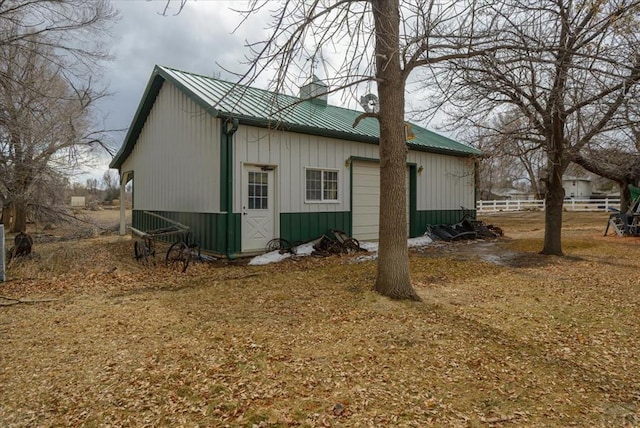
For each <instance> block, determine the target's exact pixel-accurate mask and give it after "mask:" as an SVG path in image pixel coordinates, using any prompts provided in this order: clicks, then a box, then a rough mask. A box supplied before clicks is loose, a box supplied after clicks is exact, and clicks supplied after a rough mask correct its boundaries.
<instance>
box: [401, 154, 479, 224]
mask: <svg viewBox="0 0 640 428" xmlns="http://www.w3.org/2000/svg"><path fill="white" fill-rule="evenodd" d="M407 162H410V163H413V164H415V165H416V168H417V169H418V170H420V167H422V171H421V172H418V175H417V177H416V184H417V190H416V193H417V195H416V209H417V210H418V211H450V210H454V211H458V210H460V207H461V206H464V207H465V208H469V209H473V208H474V207H475V187H474V164H473V161H472V160H471V159H470V158H463V157H456V156H447V155H442V154H436V153H427V152H417V151H413V150H412V151H410V152H409V153H408V155H407Z"/></svg>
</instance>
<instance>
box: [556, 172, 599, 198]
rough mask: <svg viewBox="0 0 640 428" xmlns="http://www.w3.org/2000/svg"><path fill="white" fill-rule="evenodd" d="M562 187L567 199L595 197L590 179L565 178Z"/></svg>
mask: <svg viewBox="0 0 640 428" xmlns="http://www.w3.org/2000/svg"><path fill="white" fill-rule="evenodd" d="M562 187H563V188H564V197H565V198H571V199H585V198H590V197H591V195H593V185H592V183H591V179H590V178H584V177H570V176H565V177H562Z"/></svg>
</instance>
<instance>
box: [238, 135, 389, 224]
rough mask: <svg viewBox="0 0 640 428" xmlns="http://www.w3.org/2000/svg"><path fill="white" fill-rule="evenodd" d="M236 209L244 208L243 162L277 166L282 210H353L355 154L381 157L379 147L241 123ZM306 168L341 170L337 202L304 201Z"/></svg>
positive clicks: (279, 198) (278, 196)
mask: <svg viewBox="0 0 640 428" xmlns="http://www.w3.org/2000/svg"><path fill="white" fill-rule="evenodd" d="M233 147H234V150H235V151H234V160H235V161H234V172H233V173H234V188H235V189H234V212H240V211H241V208H242V206H241V197H240V196H241V194H242V193H241V192H242V187H241V186H242V184H241V183H242V165H243V164H250V165H252V164H253V165H272V166H275V167H276V169H275V175H276V183H277V186H276V187H277V188H276V196H277V198H278V210H279V212H280V213H313V212H344V211H350V210H351V206H350V205H351V199H350V198H351V190H350V167H349V165H348V164H347V160H348V159H350V158H351V157H353V156H357V157H363V158H373V159H377V158H378V146H377V145H375V144H366V143H358V142H354V141H346V140H338V139H334V138H328V137H321V136H315V135H307V134H300V133H293V132H285V131H277V130H270V129H264V128H257V127H251V126H243V125H240V127H239V128H238V130H237V131H236V133H235V134H234V141H233ZM305 168H326V169H331V170H336V171H338V202H337V203H335V202H328V203H317V202H311V203H308V202H305Z"/></svg>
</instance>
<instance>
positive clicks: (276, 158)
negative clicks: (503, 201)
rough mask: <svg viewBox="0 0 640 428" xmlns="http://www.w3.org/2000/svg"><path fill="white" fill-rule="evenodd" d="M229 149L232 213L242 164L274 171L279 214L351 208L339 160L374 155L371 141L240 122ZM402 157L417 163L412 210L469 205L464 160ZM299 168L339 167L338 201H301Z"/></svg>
mask: <svg viewBox="0 0 640 428" xmlns="http://www.w3.org/2000/svg"><path fill="white" fill-rule="evenodd" d="M234 148H235V152H234V183H235V184H234V185H235V191H234V201H235V202H234V212H240V209H241V202H240V195H241V184H240V183H241V182H242V180H241V178H242V176H241V172H242V169H241V167H240V166H241V164H242V163H248V164H256V165H262V164H263V165H273V166H275V167H276V168H277V169H278V172H277V174H276V177H277V180H278V189H280V191H279V195H280V200H279V201H278V204H279V212H319V211H321V212H327V211H349V210H350V209H351V207H350V201H351V195H350V189H351V185H350V183H349V180H350V176H351V172H350V166H348V165H346V164H345V162H346V161H347V159H349V158H351V157H362V158H366V159H378V158H379V152H378V146H377V145H375V144H366V143H357V142H353V141H344V140H338V139H332V138H326V137H320V136H314V135H307V134H299V133H292V132H284V131H274V130H269V129H263V128H257V127H250V126H245V125H240V127H239V129H238V131H237V132H236V134H235V135H234ZM407 161H408V162H411V163H415V164H416V165H417V166H418V167H420V166H422V167H423V171H422V172H421V174H420V175H418V176H417V209H418V210H421V211H423V210H458V209H460V205H463V206H465V207H473V203H474V187H473V163H472V162H470V161H469V160H468V159H466V158H459V157H454V156H447V155H440V154H433V153H426V152H416V151H410V152H409V154H408V156H407ZM354 163H355V162H354ZM305 167H315V168H329V169H335V170H338V171H339V172H338V175H339V181H340V183H339V202H338V203H305V194H304V190H305V176H304V174H305V173H304V169H305ZM351 167H352V166H351ZM376 224H377V220H376ZM376 233H377V229H376Z"/></svg>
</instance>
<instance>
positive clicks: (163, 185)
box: [121, 82, 220, 213]
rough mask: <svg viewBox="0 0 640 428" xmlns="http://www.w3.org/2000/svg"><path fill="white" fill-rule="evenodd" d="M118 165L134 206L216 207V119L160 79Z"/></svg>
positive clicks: (206, 210) (151, 208) (205, 210)
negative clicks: (129, 175) (130, 176)
mask: <svg viewBox="0 0 640 428" xmlns="http://www.w3.org/2000/svg"><path fill="white" fill-rule="evenodd" d="M121 171H123V172H129V171H133V173H134V182H133V188H134V209H136V210H149V211H180V212H199V213H216V212H219V211H220V190H219V189H220V120H219V119H216V118H214V117H213V116H211V115H210V114H209V113H207V112H205V111H204V110H203V109H202V108H201V107H200V106H198V105H197V104H196V103H195V102H193V101H192V100H191V99H190V98H189V97H188V96H187V95H185V94H184V93H183V92H182V91H180V90H179V89H177V88H176V87H175V86H174V85H172V84H170V83H168V82H164V83H163V85H162V88H161V90H160V93H159V94H158V97H157V98H156V100H155V103H154V105H153V108H152V109H151V112H150V113H149V116H148V117H147V120H146V122H145V124H144V128H143V129H142V132H141V133H140V136H139V137H138V141H137V142H136V144H135V146H134V148H133V151H132V152H131V154H130V155H129V157H128V158H127V160H126V161H125V162H124V163H123V165H122V168H121Z"/></svg>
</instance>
